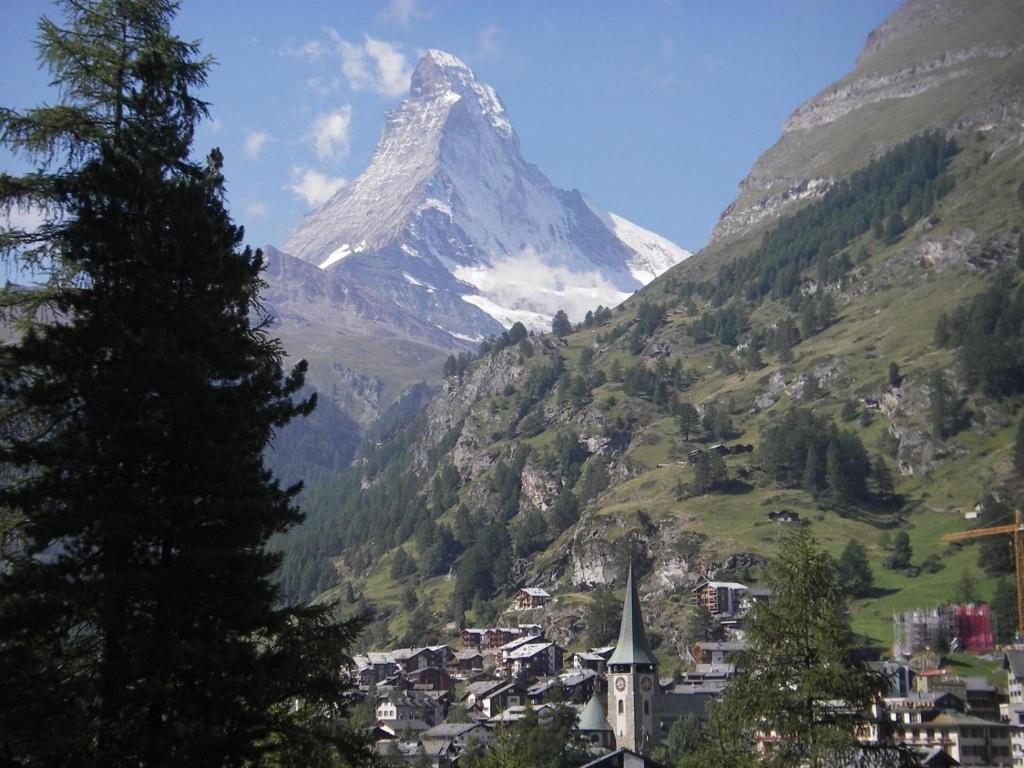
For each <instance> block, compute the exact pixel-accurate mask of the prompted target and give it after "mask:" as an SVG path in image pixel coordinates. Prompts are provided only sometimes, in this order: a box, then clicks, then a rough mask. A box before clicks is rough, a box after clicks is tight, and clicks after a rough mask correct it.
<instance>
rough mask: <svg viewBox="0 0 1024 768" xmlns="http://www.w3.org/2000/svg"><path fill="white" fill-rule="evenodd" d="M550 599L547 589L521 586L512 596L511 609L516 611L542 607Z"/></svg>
mask: <svg viewBox="0 0 1024 768" xmlns="http://www.w3.org/2000/svg"><path fill="white" fill-rule="evenodd" d="M550 600H551V595H549V594H548V593H547V590H544V589H541V588H540V587H523V588H522V589H520V590H519V591H518V592H516V594H515V597H514V598H512V609H513V610H516V611H529V610H532V609H534V608H542V607H544V606H545V605H547V604H548V602H549V601H550Z"/></svg>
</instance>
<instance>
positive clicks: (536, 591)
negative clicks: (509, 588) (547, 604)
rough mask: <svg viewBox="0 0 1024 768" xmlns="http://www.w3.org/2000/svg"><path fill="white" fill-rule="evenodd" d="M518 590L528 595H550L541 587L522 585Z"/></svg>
mask: <svg viewBox="0 0 1024 768" xmlns="http://www.w3.org/2000/svg"><path fill="white" fill-rule="evenodd" d="M519 591H520V592H525V593H526V594H527V595H529V596H530V597H551V595H549V594H548V592H547V590H546V589H541V588H540V587H523V588H522V589H520V590H519Z"/></svg>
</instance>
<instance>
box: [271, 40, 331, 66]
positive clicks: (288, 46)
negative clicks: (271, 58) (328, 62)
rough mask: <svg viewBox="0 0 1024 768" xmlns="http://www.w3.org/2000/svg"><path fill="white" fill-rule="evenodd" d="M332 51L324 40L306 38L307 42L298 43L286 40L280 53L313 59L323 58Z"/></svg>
mask: <svg viewBox="0 0 1024 768" xmlns="http://www.w3.org/2000/svg"><path fill="white" fill-rule="evenodd" d="M330 52H331V48H330V46H328V45H327V44H326V43H324V42H323V41H322V40H306V41H305V42H301V43H296V42H295V41H294V40H291V39H289V40H287V41H285V43H284V45H283V46H282V47H281V49H280V53H281V54H282V55H284V56H292V57H295V58H297V59H309V60H311V61H316V60H317V59H322V58H323V57H324V56H327V55H328V54H329V53H330Z"/></svg>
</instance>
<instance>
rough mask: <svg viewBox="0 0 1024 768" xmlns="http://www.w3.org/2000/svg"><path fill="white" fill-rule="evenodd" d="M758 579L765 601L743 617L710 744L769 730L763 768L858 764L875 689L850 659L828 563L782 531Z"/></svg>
mask: <svg viewBox="0 0 1024 768" xmlns="http://www.w3.org/2000/svg"><path fill="white" fill-rule="evenodd" d="M767 580H768V586H769V588H770V589H771V591H772V600H771V602H770V603H762V604H758V605H757V606H756V607H755V608H754V610H753V612H752V613H751V614H750V616H749V618H748V623H747V638H748V642H749V648H748V650H747V651H745V652H744V653H743V654H742V656H741V659H740V663H739V664H738V667H737V675H736V677H734V678H733V679H732V680H730V681H729V683H728V685H727V686H726V689H725V693H724V696H723V699H722V704H721V712H720V713H719V715H718V716H716V721H717V722H716V723H715V725H716V731H717V733H716V736H718V737H720V738H721V737H728V738H730V739H732V738H736V736H737V735H742V740H743V741H746V743H747V744H751V743H752V742H753V737H754V735H755V734H756V733H757V732H772V733H773V734H774V735H776V736H777V737H778V738H777V739H775V750H774V751H773V752H772V753H771V755H770V756H768V757H767V758H765V760H764V762H763V763H762V764H764V765H768V766H791V765H809V766H814V767H815V768H818V767H824V766H831V765H847V764H850V765H854V764H860V763H859V760H860V759H861V756H862V754H863V751H864V749H865V747H863V746H862V745H860V744H859V743H858V742H857V740H856V736H855V731H856V729H857V727H858V726H859V725H862V724H866V722H867V718H869V717H870V715H868V714H866V713H868V712H870V710H871V706H872V704H874V703H875V701H876V698H877V696H878V695H879V694H878V692H879V691H880V690H882V689H883V687H884V686H883V685H882V680H881V678H880V677H879V676H878V675H876V674H875V673H873V672H871V671H870V670H869V669H868V668H867V667H866V665H865V664H863V663H862V662H859V661H857V660H856V659H855V658H854V656H853V654H852V647H853V637H852V633H851V631H850V627H849V624H848V622H847V619H846V618H845V610H844V603H845V601H844V598H843V595H842V593H841V591H840V590H839V588H838V587H837V585H836V579H835V571H834V566H833V563H832V560H831V558H830V557H829V556H828V555H827V554H826V553H825V552H822V551H821V550H819V549H818V547H817V542H816V541H815V540H814V538H813V537H812V536H811V534H810V533H809V532H807V531H806V530H804V529H791V530H789V531H787V535H786V537H785V538H784V540H783V543H782V548H781V550H780V552H779V554H778V556H777V557H776V558H775V559H773V560H772V562H771V563H770V565H769V567H768V571H767ZM723 740H724V739H723ZM872 748H873V747H869V748H867V749H872ZM707 749H709V750H710V751H714V750H715V749H720V747H710V748H707ZM878 749H880V750H881V749H892V748H891V747H889V746H887V745H883V746H880V747H878ZM696 764H712V765H714V764H721V763H715V762H714V761H711V762H707V761H706V762H704V763H699V762H698V763H696ZM733 764H735V763H733ZM891 764H896V763H895V762H893V763H891Z"/></svg>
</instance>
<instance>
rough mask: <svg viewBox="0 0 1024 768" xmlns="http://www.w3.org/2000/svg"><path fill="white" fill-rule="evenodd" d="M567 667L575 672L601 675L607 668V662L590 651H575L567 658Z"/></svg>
mask: <svg viewBox="0 0 1024 768" xmlns="http://www.w3.org/2000/svg"><path fill="white" fill-rule="evenodd" d="M568 664H569V666H570V667H572V668H573V669H576V670H580V671H582V670H589V671H591V672H597V673H598V674H601V673H603V672H604V671H605V670H606V669H607V668H608V660H607V659H605V658H604V657H603V656H599V655H598V654H596V653H593V652H591V651H577V652H576V653H574V654H573V655H572V656H570V657H569V663H568Z"/></svg>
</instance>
